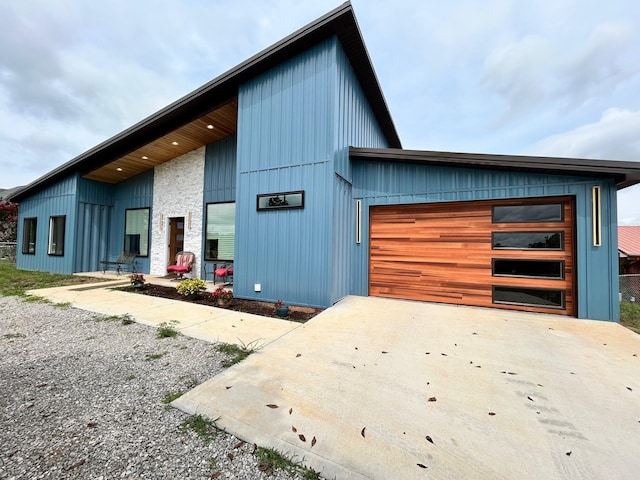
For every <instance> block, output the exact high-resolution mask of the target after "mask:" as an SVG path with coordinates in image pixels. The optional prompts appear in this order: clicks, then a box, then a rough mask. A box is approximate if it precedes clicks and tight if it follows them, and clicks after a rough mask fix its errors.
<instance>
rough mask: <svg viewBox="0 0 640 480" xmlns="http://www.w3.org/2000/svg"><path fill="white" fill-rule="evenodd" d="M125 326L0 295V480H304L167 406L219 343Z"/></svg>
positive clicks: (206, 366)
mask: <svg viewBox="0 0 640 480" xmlns="http://www.w3.org/2000/svg"><path fill="white" fill-rule="evenodd" d="M121 320H122V319H113V318H111V319H108V318H106V317H103V316H100V315H97V314H94V313H91V312H87V311H84V310H78V309H74V308H61V307H56V306H53V305H49V304H43V303H35V302H24V301H22V300H21V299H19V298H17V297H2V296H0V351H1V352H2V360H1V362H0V479H30V480H31V479H40V478H44V479H62V478H65V479H67V478H91V479H114V478H126V479H160V478H162V479H191V478H224V479H227V478H234V479H259V478H270V479H285V478H286V479H290V478H302V477H300V476H294V475H292V474H290V473H287V472H284V471H282V470H277V471H275V472H267V473H265V472H263V471H261V470H260V469H259V468H258V467H259V463H260V461H259V459H258V457H257V455H255V454H254V450H255V447H254V445H250V444H245V443H243V442H241V441H240V440H238V439H237V438H236V437H233V436H232V435H228V434H226V433H223V432H217V433H216V432H215V431H213V433H214V436H213V438H211V439H210V440H206V439H204V438H203V437H201V436H199V435H197V434H196V433H195V432H194V431H193V429H191V428H189V427H188V426H187V427H185V426H184V425H183V424H184V422H185V421H187V420H189V419H190V418H191V417H188V416H187V415H186V414H184V413H182V412H180V411H178V410H175V409H173V408H170V407H167V405H166V404H164V403H163V399H164V398H165V396H166V395H167V394H169V393H176V392H185V391H187V390H188V389H190V388H192V387H193V386H195V385H196V384H198V383H201V382H203V381H205V380H207V379H208V378H211V377H212V376H214V375H216V374H217V373H218V372H220V371H221V370H222V367H221V363H222V361H223V360H224V359H225V358H224V356H223V355H222V354H220V353H219V352H217V350H216V349H215V346H214V345H212V344H210V343H206V342H203V341H200V340H195V339H192V338H188V337H185V336H178V337H176V338H157V332H156V329H155V328H152V327H147V326H143V325H139V324H137V323H132V324H129V325H125V324H123V322H122V321H121ZM263 468H264V467H263ZM296 475H300V474H296Z"/></svg>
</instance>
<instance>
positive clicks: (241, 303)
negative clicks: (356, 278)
mask: <svg viewBox="0 0 640 480" xmlns="http://www.w3.org/2000/svg"><path fill="white" fill-rule="evenodd" d="M122 290H125V291H127V292H132V293H138V294H140V295H150V296H152V297H162V298H168V299H169V300H179V301H181V302H191V303H197V304H199V305H207V306H210V307H216V308H226V309H227V310H235V311H236V312H245V313H253V314H255V315H261V316H263V317H274V318H280V317H278V315H277V314H276V307H275V304H274V303H272V302H260V301H257V300H245V299H242V298H235V297H234V298H233V300H231V303H230V304H229V305H227V306H225V307H221V306H219V305H218V304H217V303H216V301H215V300H214V298H213V297H212V296H211V293H208V292H204V293H201V294H200V296H199V297H198V298H197V299H196V300H187V299H186V297H185V296H184V295H181V294H179V293H178V291H177V290H176V289H175V287H164V286H161V285H151V284H146V285H145V288H143V289H135V288H133V287H125V288H123V289H122ZM321 311H322V309H318V308H310V307H298V306H295V305H290V306H289V316H288V317H286V320H292V321H294V322H306V321H307V320H309V319H311V318H313V317H315V316H316V315H317V314H318V313H320V312H321Z"/></svg>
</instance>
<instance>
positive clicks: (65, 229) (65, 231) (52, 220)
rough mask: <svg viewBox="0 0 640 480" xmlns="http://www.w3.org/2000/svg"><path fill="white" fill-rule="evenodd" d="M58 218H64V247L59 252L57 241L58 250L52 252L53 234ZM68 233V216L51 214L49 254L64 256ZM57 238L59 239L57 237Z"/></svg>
mask: <svg viewBox="0 0 640 480" xmlns="http://www.w3.org/2000/svg"><path fill="white" fill-rule="evenodd" d="M58 219H61V220H62V248H61V249H60V252H59V253H58V252H57V250H58V249H57V247H58V243H59V242H56V244H55V245H56V251H54V252H52V251H51V247H52V243H53V235H54V230H55V229H54V228H53V227H54V222H55V221H56V220H58ZM66 235H67V216H66V215H51V216H50V217H49V244H48V246H47V255H50V256H52V257H64V247H65V237H66ZM56 240H57V239H56Z"/></svg>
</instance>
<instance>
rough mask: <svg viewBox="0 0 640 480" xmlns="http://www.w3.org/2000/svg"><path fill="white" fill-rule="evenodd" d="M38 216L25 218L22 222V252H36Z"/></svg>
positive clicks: (30, 253)
mask: <svg viewBox="0 0 640 480" xmlns="http://www.w3.org/2000/svg"><path fill="white" fill-rule="evenodd" d="M37 225H38V219H37V218H25V219H24V223H23V224H22V253H25V254H29V255H34V254H35V253H36V227H37Z"/></svg>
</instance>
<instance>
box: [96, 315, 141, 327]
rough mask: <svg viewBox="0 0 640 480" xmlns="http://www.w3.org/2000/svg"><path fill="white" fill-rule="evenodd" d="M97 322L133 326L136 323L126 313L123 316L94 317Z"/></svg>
mask: <svg viewBox="0 0 640 480" xmlns="http://www.w3.org/2000/svg"><path fill="white" fill-rule="evenodd" d="M93 319H94V320H95V321H96V322H120V323H122V325H131V324H132V323H136V322H135V320H134V319H133V318H132V317H131V315H129V314H128V313H125V314H123V315H108V316H105V315H96V316H94V317H93Z"/></svg>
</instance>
